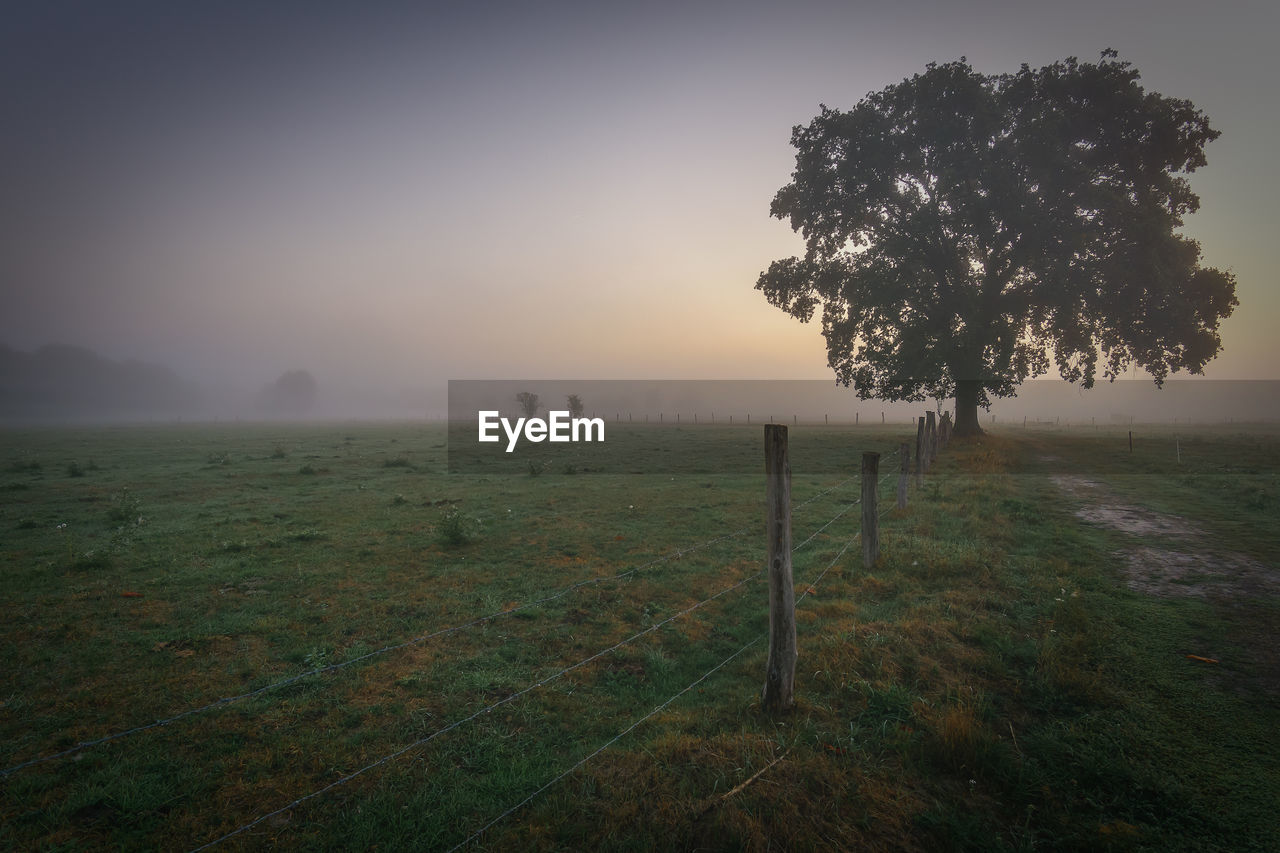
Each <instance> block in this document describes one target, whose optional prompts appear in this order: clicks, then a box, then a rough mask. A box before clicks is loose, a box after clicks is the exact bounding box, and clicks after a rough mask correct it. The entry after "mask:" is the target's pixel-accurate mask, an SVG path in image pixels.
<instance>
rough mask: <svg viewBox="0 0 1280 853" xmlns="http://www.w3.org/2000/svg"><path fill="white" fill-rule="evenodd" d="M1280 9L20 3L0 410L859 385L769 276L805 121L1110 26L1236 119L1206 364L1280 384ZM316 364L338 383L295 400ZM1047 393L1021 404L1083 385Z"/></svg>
mask: <svg viewBox="0 0 1280 853" xmlns="http://www.w3.org/2000/svg"><path fill="white" fill-rule="evenodd" d="M1277 25H1280V13H1278V12H1277V11H1276V7H1275V6H1274V4H1265V3H1252V2H1227V3H1225V4H1218V5H1216V6H1214V7H1212V8H1209V7H1205V6H1203V5H1202V4H1192V3H1189V2H1187V3H1168V4H1159V7H1158V10H1153V9H1151V8H1147V7H1146V5H1145V4H1127V5H1120V6H1117V5H1116V4H1113V3H1103V2H1101V0H1097V2H1093V0H1089V2H1081V3H1076V4H1058V5H1056V6H1053V7H1047V6H1046V7H1036V8H1034V9H1030V8H1028V7H1027V6H1026V4H1012V3H1004V2H997V0H986V2H982V3H971V4H941V3H930V2H905V3H901V4H895V5H894V6H893V7H892V8H890V7H889V6H887V5H885V4H846V3H830V2H818V0H815V1H814V2H808V3H802V4H792V5H788V6H786V7H766V6H763V5H761V6H756V5H753V4H741V3H732V4H731V3H718V2H712V3H706V4H694V5H693V6H690V5H689V4H676V3H655V4H643V5H634V6H615V5H614V4H586V3H575V2H551V3H548V4H536V6H529V5H527V4H501V3H499V4H473V5H465V4H464V5H459V6H458V7H457V8H453V9H451V10H444V11H442V7H438V6H436V5H435V4H409V3H397V2H391V3H379V4H376V5H374V6H368V7H355V6H344V5H339V4H313V3H307V4H300V3H292V2H283V3H272V4H257V3H242V2H230V3H220V4H216V6H198V7H197V6H192V5H189V4H183V5H178V6H174V5H173V4H167V3H154V2H142V0H127V1H126V2H123V3H119V4H110V5H109V6H103V5H102V4H99V3H89V2H66V3H56V4H54V3H45V2H18V3H13V4H9V6H7V11H6V23H5V26H4V27H3V28H0V103H3V105H4V112H5V116H6V132H5V133H4V134H2V135H0V186H3V187H4V188H5V192H4V193H3V194H0V345H3V346H4V347H5V349H4V351H3V356H4V360H5V365H6V366H5V368H4V370H5V374H4V377H5V378H4V380H3V382H4V384H3V385H0V416H2V417H4V418H6V419H11V420H12V419H26V420H29V419H33V418H37V419H38V418H54V419H57V418H69V417H75V418H111V419H121V418H124V419H129V418H138V417H153V416H154V417H175V418H176V417H187V418H191V417H198V418H206V419H212V418H220V419H227V418H235V417H286V416H287V417H303V416H305V417H326V418H348V417H363V418H380V417H425V416H431V417H443V416H444V415H445V413H446V409H447V396H446V383H447V382H448V380H450V379H486V378H487V379H500V378H519V377H583V378H595V379H716V380H719V379H749V380H779V379H788V380H791V379H804V380H814V381H817V382H827V383H830V372H829V370H828V369H827V367H826V361H827V355H826V351H825V347H824V342H823V340H822V337H821V334H820V329H819V328H818V327H817V325H816V324H810V325H803V324H800V323H798V322H796V321H795V320H793V319H792V318H790V317H788V316H786V315H785V314H784V313H783V312H781V311H778V310H777V309H776V308H773V307H772V306H770V305H768V304H767V303H766V301H765V299H764V298H763V297H762V295H761V294H760V293H759V292H758V291H756V290H755V289H754V287H753V286H754V284H755V281H756V278H757V276H758V275H759V273H760V271H761V270H763V269H765V268H766V267H767V266H768V264H769V263H770V261H772V260H774V259H776V258H781V257H786V256H788V255H791V254H795V253H796V252H797V251H799V250H800V249H801V246H802V244H801V242H800V240H799V239H798V238H797V237H796V235H794V234H793V233H792V232H791V230H790V228H789V226H788V224H787V223H784V222H779V221H777V220H774V219H771V218H770V217H769V204H770V200H771V199H772V197H773V195H774V193H775V192H776V191H777V190H778V188H779V187H781V186H782V185H783V184H785V183H786V182H787V180H788V176H789V174H790V171H791V169H792V166H793V157H794V150H793V149H792V148H791V146H790V145H789V138H790V133H791V128H792V126H793V125H796V124H800V123H804V122H807V121H808V120H809V119H810V118H812V117H813V116H814V115H815V114H816V113H817V112H818V110H819V104H820V103H827V104H829V105H832V106H835V107H841V108H847V107H850V106H852V105H853V104H854V103H856V101H857V100H858V99H859V98H861V97H862V96H864V95H865V94H866V93H867V92H869V91H872V90H877V89H880V88H882V87H884V86H886V85H888V84H891V83H894V82H897V81H899V80H901V79H902V78H903V77H905V76H907V75H910V74H913V73H915V72H917V71H920V70H921V69H923V67H924V65H925V64H926V63H927V62H930V61H935V60H936V61H947V60H950V59H956V58H959V57H960V56H962V55H963V56H967V57H968V59H969V61H970V62H972V63H973V64H974V66H975V68H977V69H978V70H981V71H984V72H999V71H1012V70H1016V68H1017V67H1018V65H1019V64H1020V63H1023V62H1027V63H1030V64H1032V65H1039V64H1043V63H1047V62H1051V61H1054V60H1056V59H1060V58H1063V57H1066V56H1071V55H1076V56H1080V57H1082V58H1094V57H1096V56H1097V55H1098V52H1099V51H1100V50H1101V49H1102V48H1105V47H1108V46H1112V47H1115V48H1117V49H1118V50H1120V52H1121V56H1122V57H1123V58H1125V59H1128V60H1131V61H1132V62H1134V64H1135V65H1136V66H1137V67H1138V68H1139V69H1140V70H1141V71H1142V73H1143V81H1144V83H1145V84H1146V85H1148V86H1149V87H1151V88H1152V89H1154V90H1156V91H1159V92H1161V93H1163V94H1166V95H1170V96H1176V97H1186V98H1190V99H1191V100H1193V101H1194V102H1195V104H1196V106H1197V107H1199V108H1201V109H1203V110H1204V111H1205V112H1206V113H1207V114H1208V115H1209V117H1210V119H1211V121H1212V122H1213V125H1214V127H1215V128H1217V129H1219V130H1221V131H1222V134H1223V135H1222V138H1221V139H1220V140H1218V141H1215V142H1213V143H1212V144H1211V145H1210V146H1209V147H1208V150H1207V156H1208V160H1209V165H1208V167H1206V168H1204V169H1202V170H1200V171H1198V172H1197V173H1196V174H1195V175H1194V176H1192V186H1193V188H1194V189H1195V190H1196V192H1198V193H1199V194H1200V197H1201V209H1200V211H1199V212H1197V213H1196V214H1194V215H1193V216H1191V217H1189V219H1188V222H1187V226H1186V229H1185V230H1186V232H1187V233H1188V234H1190V235H1191V236H1193V237H1195V238H1197V239H1199V240H1200V241H1201V243H1202V246H1203V249H1204V263H1205V264H1206V265H1210V266H1216V267H1219V268H1224V269H1227V268H1229V269H1231V270H1233V271H1234V273H1235V274H1236V276H1237V278H1238V280H1239V290H1238V296H1239V299H1240V303H1241V305H1240V308H1239V309H1237V311H1236V313H1235V315H1234V316H1233V317H1231V318H1229V319H1228V320H1227V321H1226V322H1225V323H1224V325H1223V327H1222V339H1223V352H1222V353H1221V355H1220V356H1219V358H1218V359H1217V360H1216V361H1214V362H1213V363H1211V364H1210V365H1209V367H1208V369H1207V371H1206V374H1207V376H1208V377H1209V378H1210V379H1213V380H1243V379H1276V378H1280V368H1278V367H1277V365H1280V336H1277V335H1275V334H1274V327H1275V326H1276V323H1277V320H1280V288H1278V287H1276V280H1275V272H1274V271H1275V270H1276V269H1278V268H1280V257H1277V249H1276V245H1277V244H1276V241H1275V240H1274V239H1273V235H1272V233H1271V231H1272V230H1273V229H1272V222H1273V221H1274V216H1273V207H1274V198H1275V197H1276V195H1277V193H1278V191H1280V186H1277V177H1276V175H1277V174H1278V172H1277V170H1276V169H1275V168H1274V165H1273V162H1272V161H1273V156H1274V155H1273V152H1272V140H1274V139H1275V138H1277V136H1280V96H1278V94H1277V89H1276V87H1274V86H1273V85H1272V78H1273V77H1274V74H1273V73H1271V59H1270V56H1271V41H1272V39H1273V34H1274V32H1276V31H1277V29H1278V27H1277ZM51 346H52V347H53V350H51V351H48V350H46V349H45V348H47V347H51ZM42 352H43V353H44V355H41V353H42ZM290 372H306V373H307V374H309V375H310V376H311V377H312V379H313V380H314V394H313V395H311V397H310V398H309V402H307V404H306V405H303V404H302V403H303V401H302V400H301V399H294V400H293V401H292V402H291V403H290V404H289V405H284V406H281V405H274V406H273V405H272V404H270V403H269V402H267V399H268V397H269V396H270V394H269V393H268V392H267V391H266V390H265V389H268V388H269V387H270V386H272V384H273V383H276V382H278V381H279V380H280V379H281V378H282V377H283V376H285V375H286V374H288V373H290ZM830 384H831V385H832V387H833V389H834V383H830ZM845 393H847V392H845ZM1067 393H1070V394H1074V393H1075V392H1074V391H1070V392H1064V393H1063V394H1061V395H1059V396H1060V397H1062V398H1063V399H1064V400H1065V399H1066V394H1067ZM1094 394H1095V398H1096V399H1102V397H1101V395H1100V394H1099V393H1098V392H1094ZM264 395H265V396H264ZM849 396H850V397H851V395H849ZM843 399H844V398H840V400H833V401H831V402H830V403H823V404H822V405H821V406H818V404H816V403H815V404H813V406H812V407H811V408H813V409H814V411H815V412H816V411H817V409H818V408H828V407H829V408H836V407H837V406H838V405H842V403H841V402H840V401H841V400H843ZM1170 399H1172V398H1170ZM1029 400H1030V397H1029V392H1028V393H1024V394H1022V395H1020V398H1019V399H1018V401H1006V402H1001V403H999V404H997V407H996V409H995V413H996V415H997V417H1010V418H1012V417H1014V416H1015V414H1020V413H1022V412H1023V411H1024V409H1025V411H1026V413H1027V414H1028V415H1029V416H1033V417H1034V416H1036V413H1037V412H1039V413H1040V416H1042V417H1048V416H1049V415H1051V414H1052V415H1054V416H1055V417H1056V416H1058V413H1059V411H1061V412H1063V413H1065V411H1066V410H1067V409H1068V408H1070V407H1069V406H1067V404H1066V403H1065V402H1064V403H1063V408H1062V409H1061V410H1059V409H1057V408H1053V407H1052V406H1050V405H1049V404H1048V403H1047V402H1046V403H1044V404H1037V406H1030V403H1029ZM779 405H781V404H779ZM855 405H856V406H862V407H864V408H862V409H861V411H865V412H878V411H879V409H878V408H876V406H877V405H878V404H873V403H865V404H856V403H852V402H850V403H848V405H846V406H845V407H844V408H845V410H846V411H849V410H851V409H852V408H853V407H854V406H855ZM1135 405H1136V404H1135ZM1241 405H1242V406H1244V405H1245V404H1244V403H1241ZM1019 406H1024V409H1020V408H1018V407H1019ZM1099 406H1100V409H1099V410H1098V411H1099V414H1098V415H1095V416H1109V415H1110V413H1111V411H1112V410H1115V411H1116V412H1121V413H1123V412H1128V411H1130V410H1131V409H1133V408H1134V406H1129V405H1128V404H1124V403H1119V402H1117V403H1110V402H1108V403H1105V404H1101V403H1100V404H1099ZM908 408H909V407H908ZM1175 408H1176V406H1175ZM884 409H885V411H886V412H897V411H899V409H898V408H896V407H891V406H886V407H884ZM902 411H904V412H905V411H906V409H905V408H904V409H902ZM1241 412H1242V415H1241V416H1242V417H1250V415H1248V414H1247V410H1246V409H1241ZM1215 414H1216V411H1215ZM888 416H889V415H886V417H888ZM1171 417H1172V415H1171Z"/></svg>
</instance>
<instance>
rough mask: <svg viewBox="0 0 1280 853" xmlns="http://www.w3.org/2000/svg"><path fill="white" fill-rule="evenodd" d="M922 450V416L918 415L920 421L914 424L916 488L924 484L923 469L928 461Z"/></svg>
mask: <svg viewBox="0 0 1280 853" xmlns="http://www.w3.org/2000/svg"><path fill="white" fill-rule="evenodd" d="M925 456H926V454H925V452H924V416H923V415H922V416H921V417H920V423H919V424H918V425H917V426H916V488H917V489H918V488H920V487H921V486H923V485H924V469H925V465H927V464H928V463H927V462H926V460H925Z"/></svg>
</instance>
